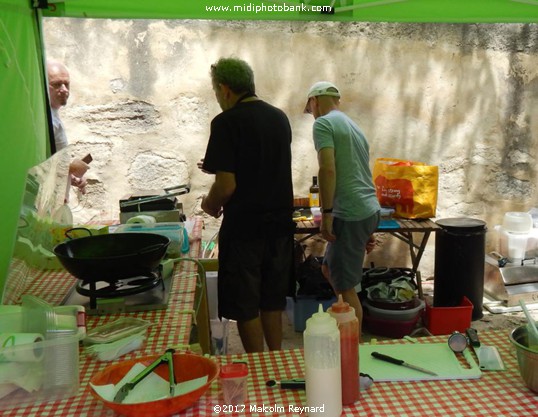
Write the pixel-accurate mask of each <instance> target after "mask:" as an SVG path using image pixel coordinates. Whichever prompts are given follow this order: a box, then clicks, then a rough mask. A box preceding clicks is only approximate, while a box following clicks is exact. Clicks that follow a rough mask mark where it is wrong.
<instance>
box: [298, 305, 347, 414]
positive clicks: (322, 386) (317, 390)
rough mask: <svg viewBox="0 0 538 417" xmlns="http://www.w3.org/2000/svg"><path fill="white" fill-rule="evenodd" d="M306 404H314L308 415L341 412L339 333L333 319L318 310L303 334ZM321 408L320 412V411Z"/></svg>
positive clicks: (309, 405) (310, 405) (307, 322)
mask: <svg viewBox="0 0 538 417" xmlns="http://www.w3.org/2000/svg"><path fill="white" fill-rule="evenodd" d="M303 344H304V364H305V384H306V405H307V407H313V408H311V410H320V411H318V412H316V411H312V412H310V413H309V414H308V415H309V416H310V417H317V416H319V417H337V416H340V414H341V413H342V373H341V369H340V332H339V330H338V327H337V325H336V320H335V319H334V318H333V317H331V316H330V314H328V313H325V312H323V307H322V305H321V304H319V306H318V312H317V313H314V314H313V315H312V317H310V318H309V319H308V320H307V321H306V330H305V332H304V333H303ZM321 410H323V411H321Z"/></svg>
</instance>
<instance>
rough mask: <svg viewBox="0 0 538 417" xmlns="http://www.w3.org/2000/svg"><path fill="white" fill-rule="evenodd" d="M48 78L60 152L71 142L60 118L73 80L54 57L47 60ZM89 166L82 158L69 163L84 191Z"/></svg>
mask: <svg viewBox="0 0 538 417" xmlns="http://www.w3.org/2000/svg"><path fill="white" fill-rule="evenodd" d="M47 78H48V83H49V100H50V107H51V110H52V125H53V128H54V143H55V145H56V152H58V151H60V150H62V149H64V148H65V147H66V146H67V145H68V144H69V142H68V141H67V135H66V133H65V128H64V125H63V123H62V120H61V119H60V114H59V110H60V108H61V107H63V106H65V105H66V104H67V100H68V99H69V88H70V83H71V80H70V77H69V71H68V70H67V67H66V66H65V65H64V64H62V63H61V62H59V61H57V60H53V59H50V60H48V61H47ZM89 168H90V167H89V165H88V164H87V163H86V162H84V161H83V160H81V159H74V160H73V161H71V163H70V164H69V174H70V175H71V184H72V185H74V186H76V187H78V188H79V189H80V190H81V191H82V192H83V193H84V192H85V190H86V179H85V178H84V174H86V171H88V169H89Z"/></svg>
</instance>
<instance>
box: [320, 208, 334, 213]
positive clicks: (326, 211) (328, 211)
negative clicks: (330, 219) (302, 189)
mask: <svg viewBox="0 0 538 417" xmlns="http://www.w3.org/2000/svg"><path fill="white" fill-rule="evenodd" d="M321 212H322V213H323V214H327V213H332V212H333V209H332V208H329V209H326V208H322V209H321Z"/></svg>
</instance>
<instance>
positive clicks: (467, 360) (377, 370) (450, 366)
mask: <svg viewBox="0 0 538 417" xmlns="http://www.w3.org/2000/svg"><path fill="white" fill-rule="evenodd" d="M372 352H379V353H383V354H385V355H389V356H392V357H393V358H396V359H402V360H404V361H405V362H407V363H410V364H412V365H416V366H420V367H421V368H425V369H427V370H429V371H433V372H435V373H436V374H437V376H433V375H428V374H426V373H423V372H420V371H416V370H414V369H409V368H407V367H405V366H401V365H395V364H392V363H389V362H385V361H382V360H379V359H376V358H374V357H373V356H372V355H371V353H372ZM456 355H459V356H460V359H462V360H461V362H460V360H458V357H457V356H456ZM359 356H360V362H359V364H360V365H359V366H360V371H361V372H363V373H366V374H368V375H370V376H371V377H372V378H373V379H374V381H422V380H439V379H476V378H480V376H481V374H482V372H481V371H480V368H479V366H478V364H477V363H476V362H475V360H474V359H473V356H472V354H471V352H470V350H469V349H466V350H465V351H464V352H463V353H458V354H456V353H454V352H452V350H450V348H449V347H448V344H447V343H409V344H390V345H389V344H380V345H377V344H376V345H369V344H368V345H367V344H365V345H359Z"/></svg>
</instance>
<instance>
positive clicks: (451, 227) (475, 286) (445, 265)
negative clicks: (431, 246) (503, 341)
mask: <svg viewBox="0 0 538 417" xmlns="http://www.w3.org/2000/svg"><path fill="white" fill-rule="evenodd" d="M436 223H437V224H438V225H439V226H441V228H442V229H441V230H439V231H438V232H437V233H436V236H435V277H434V289H433V305H434V306H435V307H455V306H458V305H460V302H461V299H462V297H463V296H466V297H467V298H468V299H469V300H470V301H471V302H472V303H473V306H474V307H473V314H472V320H478V319H480V318H482V316H483V314H482V297H483V296H484V259H485V255H486V253H485V252H486V239H485V235H486V230H487V229H486V223H485V222H483V221H482V220H478V219H471V218H465V217H461V218H460V217H458V218H449V219H441V220H437V222H436Z"/></svg>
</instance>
